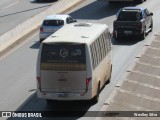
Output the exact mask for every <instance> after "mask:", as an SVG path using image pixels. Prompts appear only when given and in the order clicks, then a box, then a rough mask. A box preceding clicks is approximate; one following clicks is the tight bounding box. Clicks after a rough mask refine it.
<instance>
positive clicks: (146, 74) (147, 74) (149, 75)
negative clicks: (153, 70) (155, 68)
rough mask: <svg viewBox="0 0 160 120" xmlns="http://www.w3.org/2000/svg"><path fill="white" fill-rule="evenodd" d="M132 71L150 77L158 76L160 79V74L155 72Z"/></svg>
mask: <svg viewBox="0 0 160 120" xmlns="http://www.w3.org/2000/svg"><path fill="white" fill-rule="evenodd" d="M132 73H136V74H140V75H145V76H148V77H153V78H156V79H160V76H159V75H153V74H149V73H144V72H141V71H132Z"/></svg>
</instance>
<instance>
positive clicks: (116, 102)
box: [112, 100, 152, 111]
mask: <svg viewBox="0 0 160 120" xmlns="http://www.w3.org/2000/svg"><path fill="white" fill-rule="evenodd" d="M112 104H117V105H122V106H125V107H129V108H133V109H136V110H139V111H152V110H151V109H147V108H144V107H140V106H137V105H133V104H129V103H126V102H125V103H124V102H120V101H118V100H113V101H112Z"/></svg>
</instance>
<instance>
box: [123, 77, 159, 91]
mask: <svg viewBox="0 0 160 120" xmlns="http://www.w3.org/2000/svg"><path fill="white" fill-rule="evenodd" d="M125 81H126V82H129V83H133V84H136V85H140V86H144V87H148V88H151V89H155V90H160V87H157V86H154V85H150V84H146V83H143V82H139V81H134V80H129V79H126V80H125Z"/></svg>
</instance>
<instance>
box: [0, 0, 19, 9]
mask: <svg viewBox="0 0 160 120" xmlns="http://www.w3.org/2000/svg"><path fill="white" fill-rule="evenodd" d="M17 3H19V1H16V2H14V3H12V4H10V5H8V6H6V7H3V8H1V10H2V9H6V8H9V7H11V6H13V5H15V4H17Z"/></svg>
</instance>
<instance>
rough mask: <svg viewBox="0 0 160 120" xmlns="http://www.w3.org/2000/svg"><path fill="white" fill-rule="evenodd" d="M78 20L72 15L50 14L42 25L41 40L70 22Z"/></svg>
mask: <svg viewBox="0 0 160 120" xmlns="http://www.w3.org/2000/svg"><path fill="white" fill-rule="evenodd" d="M73 22H76V20H74V19H73V18H72V17H71V16H69V15H60V14H59V15H50V16H47V17H46V18H45V19H44V20H43V23H42V25H41V27H40V33H39V37H40V42H42V41H43V40H44V39H46V38H47V37H49V36H50V35H51V34H53V33H54V32H56V31H57V30H59V29H60V28H61V27H63V26H64V25H66V24H70V23H73Z"/></svg>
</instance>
